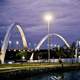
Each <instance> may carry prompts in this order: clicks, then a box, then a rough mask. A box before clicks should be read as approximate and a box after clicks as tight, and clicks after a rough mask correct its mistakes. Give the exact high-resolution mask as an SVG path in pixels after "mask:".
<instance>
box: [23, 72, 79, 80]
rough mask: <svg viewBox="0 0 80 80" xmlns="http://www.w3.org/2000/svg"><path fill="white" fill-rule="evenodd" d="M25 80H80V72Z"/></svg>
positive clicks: (47, 75)
mask: <svg viewBox="0 0 80 80" xmlns="http://www.w3.org/2000/svg"><path fill="white" fill-rule="evenodd" d="M23 80H80V71H70V72H60V73H58V72H56V73H54V72H53V73H49V74H44V75H38V76H34V77H31V78H26V79H23Z"/></svg>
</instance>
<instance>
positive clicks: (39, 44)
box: [30, 33, 70, 60]
mask: <svg viewBox="0 0 80 80" xmlns="http://www.w3.org/2000/svg"><path fill="white" fill-rule="evenodd" d="M51 36H57V37H59V38H60V39H61V40H62V41H63V42H64V43H65V44H66V46H67V47H68V48H70V45H69V43H68V42H67V41H66V40H65V38H64V37H62V36H61V35H59V34H57V33H53V34H49V36H48V35H46V36H44V37H43V38H42V40H41V41H40V42H39V43H38V45H37V47H36V48H35V50H39V49H40V47H41V46H42V44H43V43H44V42H45V41H46V39H47V38H48V37H51ZM33 56H34V53H32V55H31V57H30V60H33Z"/></svg>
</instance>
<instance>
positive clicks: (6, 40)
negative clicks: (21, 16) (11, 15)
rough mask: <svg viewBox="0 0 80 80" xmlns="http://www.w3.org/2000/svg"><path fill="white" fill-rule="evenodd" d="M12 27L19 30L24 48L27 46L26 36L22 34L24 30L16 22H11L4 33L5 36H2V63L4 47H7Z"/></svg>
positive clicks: (2, 60) (0, 57)
mask: <svg viewBox="0 0 80 80" xmlns="http://www.w3.org/2000/svg"><path fill="white" fill-rule="evenodd" d="M14 27H16V28H17V29H18V31H19V32H20V35H21V38H22V42H23V46H24V48H28V45H27V42H26V38H25V35H24V31H23V29H22V28H21V26H20V25H19V24H16V23H13V24H11V25H10V27H9V29H8V31H7V33H6V35H5V37H4V41H3V45H2V47H1V55H0V60H1V63H2V64H3V63H4V58H5V53H6V49H7V47H8V42H9V38H10V36H11V31H12V29H13V28H14Z"/></svg>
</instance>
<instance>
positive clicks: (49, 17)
mask: <svg viewBox="0 0 80 80" xmlns="http://www.w3.org/2000/svg"><path fill="white" fill-rule="evenodd" d="M52 18H53V17H52V14H51V13H46V14H45V15H44V20H45V21H46V22H47V27H48V60H49V59H50V36H49V33H50V23H51V21H52Z"/></svg>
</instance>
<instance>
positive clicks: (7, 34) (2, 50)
mask: <svg viewBox="0 0 80 80" xmlns="http://www.w3.org/2000/svg"><path fill="white" fill-rule="evenodd" d="M14 27H16V28H17V29H18V31H19V32H20V35H21V38H22V42H23V47H24V48H25V49H28V44H27V40H26V37H25V34H24V31H23V29H22V28H21V26H20V25H19V24H17V23H13V24H11V25H10V27H9V29H8V30H7V33H6V35H5V37H4V41H3V44H2V47H1V54H0V61H1V64H4V59H5V54H6V49H7V47H8V42H9V39H10V36H11V31H12V29H13V28H14ZM52 36H57V37H59V38H60V39H61V40H62V41H63V42H64V43H65V44H66V46H67V47H68V48H70V45H69V43H68V42H67V41H66V40H65V38H64V37H62V36H61V35H59V34H57V33H52V34H49V35H46V36H45V37H44V38H43V39H42V40H41V41H40V42H39V43H38V45H37V46H36V48H35V50H39V49H40V47H41V46H42V44H43V43H44V42H45V41H46V39H47V38H48V37H52ZM33 56H34V53H32V55H31V57H30V60H33Z"/></svg>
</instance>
